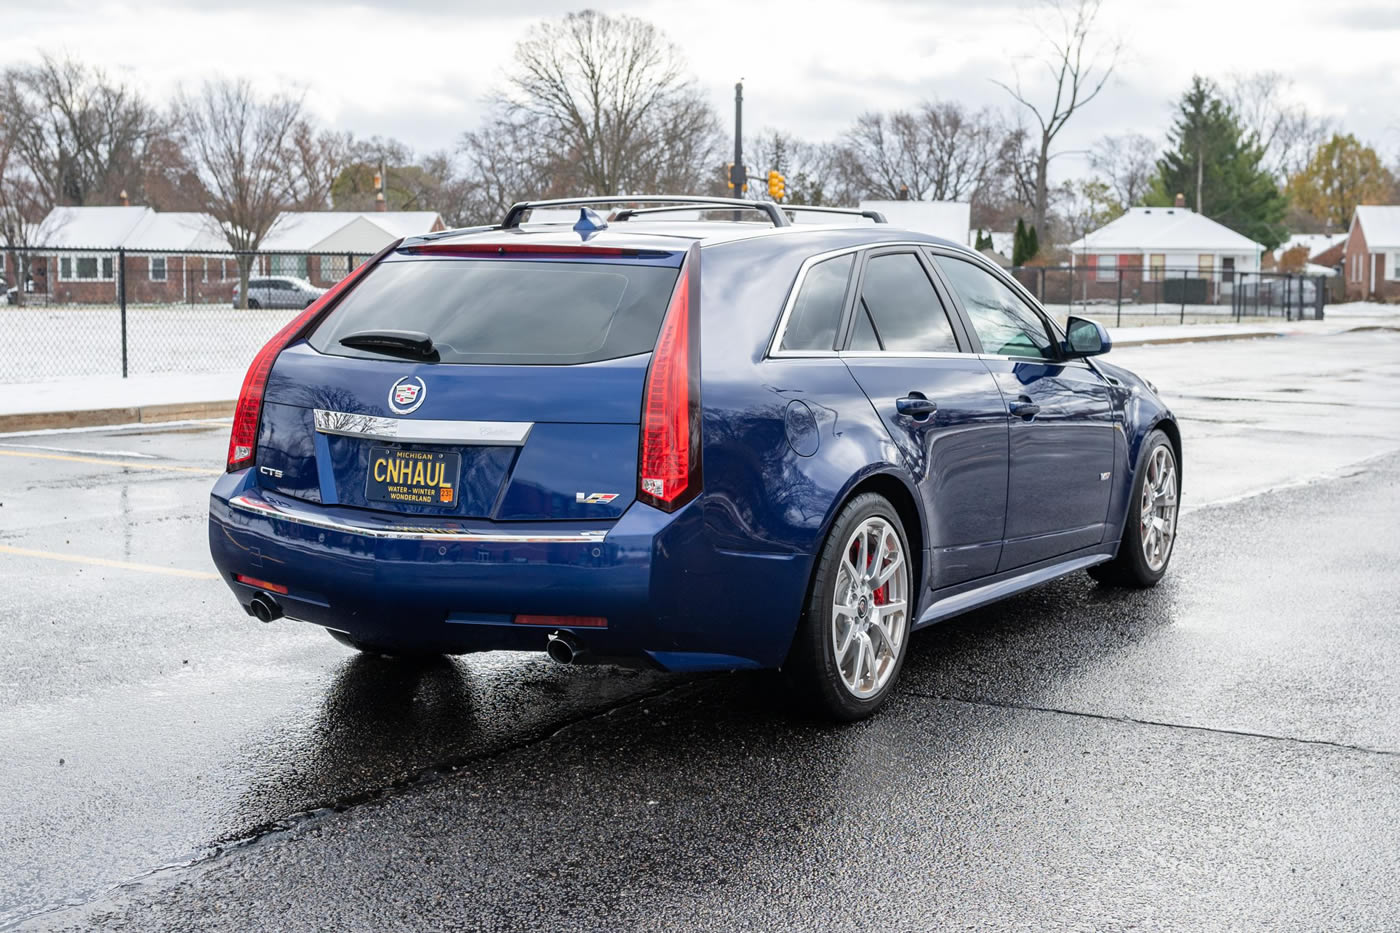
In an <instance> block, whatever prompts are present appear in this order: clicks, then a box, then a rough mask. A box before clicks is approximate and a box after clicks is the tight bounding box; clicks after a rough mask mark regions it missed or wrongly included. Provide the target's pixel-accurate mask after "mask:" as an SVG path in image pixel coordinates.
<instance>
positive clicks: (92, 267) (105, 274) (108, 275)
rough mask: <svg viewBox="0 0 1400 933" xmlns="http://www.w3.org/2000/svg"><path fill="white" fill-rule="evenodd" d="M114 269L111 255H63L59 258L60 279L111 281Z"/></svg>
mask: <svg viewBox="0 0 1400 933" xmlns="http://www.w3.org/2000/svg"><path fill="white" fill-rule="evenodd" d="M113 271H114V269H113V262H112V257H111V256H62V257H60V258H59V260H58V277H59V280H60V281H67V282H110V281H112V280H113V278H114V275H113Z"/></svg>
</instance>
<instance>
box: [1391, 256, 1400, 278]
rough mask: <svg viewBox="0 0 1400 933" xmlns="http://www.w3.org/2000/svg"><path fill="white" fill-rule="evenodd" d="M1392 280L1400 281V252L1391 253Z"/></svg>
mask: <svg viewBox="0 0 1400 933" xmlns="http://www.w3.org/2000/svg"><path fill="white" fill-rule="evenodd" d="M1388 278H1389V279H1390V280H1391V281H1392V282H1400V253H1391V254H1390V275H1389V276H1388Z"/></svg>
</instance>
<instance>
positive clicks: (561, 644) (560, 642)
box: [248, 593, 584, 664]
mask: <svg viewBox="0 0 1400 933" xmlns="http://www.w3.org/2000/svg"><path fill="white" fill-rule="evenodd" d="M248 611H249V612H250V613H252V614H253V617H254V618H256V619H257V620H258V621H259V622H272V621H274V620H276V619H280V618H282V606H281V604H279V603H278V602H277V600H276V599H274V598H273V597H272V596H271V594H268V593H258V594H257V595H255V596H254V597H253V599H252V602H250V603H249V604H248ZM544 651H545V654H547V655H549V657H550V660H552V661H555V662H556V663H559V664H573V663H574V662H575V661H576V660H578V659H579V658H580V657H581V656H582V655H583V653H584V652H583V646H582V645H580V644H579V642H578V639H577V638H575V637H574V636H572V635H570V634H569V633H568V632H550V633H549V637H548V639H547V640H546V641H545V646H544Z"/></svg>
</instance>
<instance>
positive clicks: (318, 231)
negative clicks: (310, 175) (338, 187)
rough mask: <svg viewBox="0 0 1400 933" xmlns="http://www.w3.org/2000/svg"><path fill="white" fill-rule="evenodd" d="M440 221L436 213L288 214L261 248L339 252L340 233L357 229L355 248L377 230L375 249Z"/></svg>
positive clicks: (275, 224) (360, 246)
mask: <svg viewBox="0 0 1400 933" xmlns="http://www.w3.org/2000/svg"><path fill="white" fill-rule="evenodd" d="M438 222H439V217H438V215H437V212H436V211H289V212H287V213H285V214H283V215H282V216H280V217H278V218H277V221H276V222H275V223H274V224H273V225H272V229H270V230H269V231H268V232H267V236H265V237H263V241H262V247H261V248H262V249H267V250H294V251H298V252H315V251H317V250H334V249H340V248H341V246H342V244H338V243H336V242H335V239H336V238H337V234H341V233H342V232H343V231H346V230H347V228H354V227H358V228H360V229H359V230H358V231H357V233H358V234H359V235H358V236H354V235H352V237H351V239H353V240H354V241H355V242H354V244H353V245H354V246H355V247H356V248H367V247H366V246H365V243H367V242H368V241H372V240H374V239H376V230H375V229H374V228H377V238H378V239H380V240H382V241H383V242H381V243H380V244H379V246H375V247H374V249H380V248H382V247H384V246H387V245H388V244H389V243H390V242H391V241H393V240H397V239H399V238H400V237H406V236H415V235H417V234H420V233H428V232H430V231H431V230H432V229H433V227H434V226H435V225H436V224H437V223H438ZM366 224H368V225H369V228H366V227H365V225H366ZM344 245H346V246H347V247H348V246H350V245H351V244H344Z"/></svg>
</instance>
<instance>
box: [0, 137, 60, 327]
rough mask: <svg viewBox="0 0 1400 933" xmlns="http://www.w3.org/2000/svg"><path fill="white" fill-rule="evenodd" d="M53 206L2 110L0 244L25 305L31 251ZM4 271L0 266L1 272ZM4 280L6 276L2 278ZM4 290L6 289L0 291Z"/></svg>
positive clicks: (18, 299) (18, 301) (19, 300)
mask: <svg viewBox="0 0 1400 933" xmlns="http://www.w3.org/2000/svg"><path fill="white" fill-rule="evenodd" d="M50 206H51V205H50V204H49V203H48V202H47V201H46V200H45V198H44V197H43V195H42V194H41V193H40V190H39V186H38V184H37V183H36V182H35V181H34V178H33V176H32V175H31V174H30V173H29V172H28V171H27V170H26V169H25V167H24V166H23V165H22V164H21V162H20V159H19V158H18V157H17V156H16V155H15V134H14V133H12V132H11V125H10V123H9V122H8V120H7V119H6V114H5V113H4V112H3V111H0V243H3V246H4V251H5V255H6V256H7V257H8V258H9V271H10V272H11V273H12V274H13V275H14V277H15V282H14V284H15V287H16V292H15V296H16V297H15V300H16V302H17V303H18V304H24V303H25V299H26V297H27V295H26V291H25V285H26V283H27V282H28V280H29V276H30V266H29V263H30V248H31V247H33V246H36V245H38V244H37V242H36V241H37V239H38V236H39V233H38V231H39V229H40V224H41V223H42V222H43V220H44V217H45V215H46V213H47V212H48V210H49V207H50ZM3 271H4V269H3V267H2V266H0V272H3ZM0 278H3V277H0ZM0 291H3V289H0Z"/></svg>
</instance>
